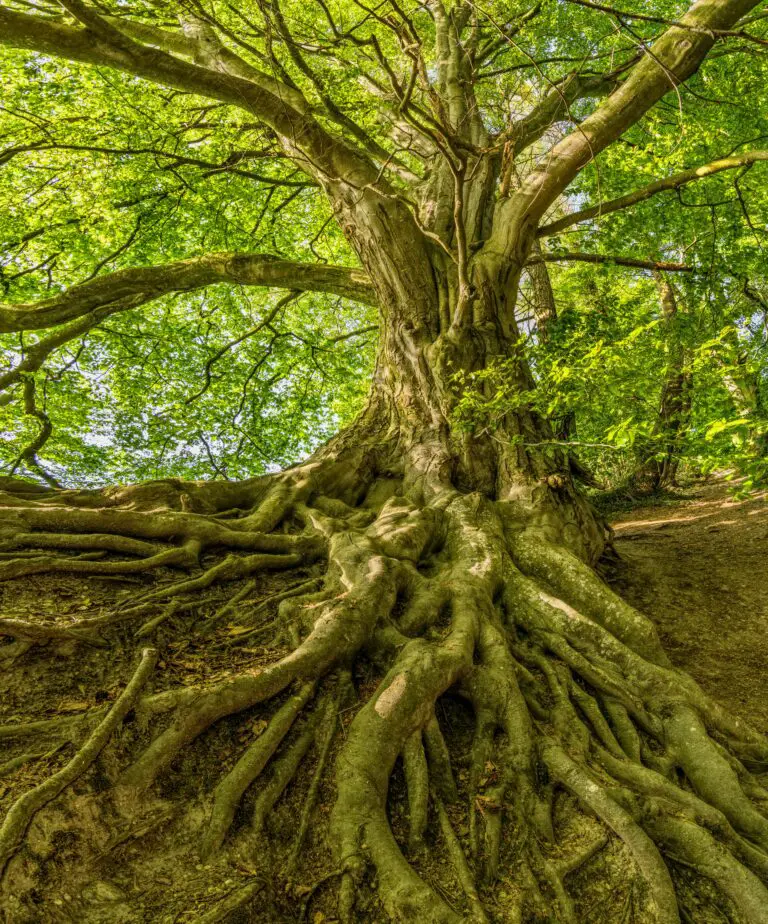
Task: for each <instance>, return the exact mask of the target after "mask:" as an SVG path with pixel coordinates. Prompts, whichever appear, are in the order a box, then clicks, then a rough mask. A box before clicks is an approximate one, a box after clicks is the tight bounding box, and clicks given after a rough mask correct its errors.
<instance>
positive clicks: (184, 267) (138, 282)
mask: <svg viewBox="0 0 768 924" xmlns="http://www.w3.org/2000/svg"><path fill="white" fill-rule="evenodd" d="M222 282H230V283H235V284H238V285H247V286H270V287H275V288H285V289H293V290H295V291H299V292H304V291H313V292H331V293H333V294H334V295H341V296H343V297H345V298H351V299H354V300H355V301H359V302H364V303H365V304H368V305H373V304H375V295H374V292H373V287H372V286H371V283H370V282H369V281H368V278H367V276H366V274H365V273H364V272H363V271H362V270H358V269H354V268H348V267H345V266H326V265H321V264H318V265H312V264H307V263H295V262H293V261H291V260H282V259H280V258H279V257H274V256H271V255H268V254H266V255H265V254H247V253H214V254H206V255H205V256H202V257H193V258H192V259H189V260H180V261H178V262H177V263H166V264H164V265H161V266H143V267H132V268H130V269H123V270H118V271H117V272H115V273H109V274H108V275H106V276H99V277H97V278H96V279H92V280H90V281H89V282H84V283H82V284H81V285H77V286H72V288H70V289H67V291H66V292H63V293H61V294H60V295H57V296H54V297H53V298H47V299H44V300H43V301H40V302H32V303H27V304H22V305H0V332H3V333H7V332H10V331H18V330H40V329H42V328H45V327H53V326H54V325H56V324H63V323H64V322H66V321H72V320H74V319H75V318H80V317H83V316H84V315H87V314H90V313H91V312H94V311H98V310H100V309H103V308H105V307H106V306H117V305H119V306H121V307H122V310H128V309H130V308H136V307H137V306H139V305H144V304H146V303H147V302H150V301H152V300H154V299H156V298H160V297H161V296H162V295H168V294H169V293H171V292H189V291H191V290H193V289H199V288H202V287H204V286H210V285H215V284H216V283H222Z"/></svg>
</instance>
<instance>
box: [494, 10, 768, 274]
mask: <svg viewBox="0 0 768 924" xmlns="http://www.w3.org/2000/svg"><path fill="white" fill-rule="evenodd" d="M759 3H760V0H698V2H696V3H694V4H693V5H692V6H691V7H690V9H689V10H688V12H687V13H686V14H685V15H684V16H683V17H681V20H680V25H675V26H672V27H671V28H669V29H668V30H667V31H665V32H664V33H663V34H662V36H661V37H660V38H659V39H658V40H657V41H656V42H655V43H654V44H653V47H652V48H650V49H648V50H647V52H646V54H645V55H644V56H643V58H642V60H641V61H640V62H639V63H638V64H636V65H635V66H634V67H633V68H632V69H631V70H630V71H629V73H628V76H627V78H626V79H625V80H624V82H623V83H622V84H621V86H620V87H619V88H618V89H617V90H616V91H615V92H614V93H612V94H611V95H610V96H609V97H608V99H607V100H605V101H604V102H603V103H602V104H601V105H599V106H598V107H597V109H596V110H595V111H594V112H593V113H592V114H591V115H590V116H588V117H587V118H586V119H585V120H584V121H583V122H582V123H581V124H580V125H579V126H578V127H577V128H576V129H575V130H574V131H573V132H571V133H570V134H569V135H568V136H567V137H565V138H564V139H563V140H562V141H559V142H558V143H557V144H555V145H554V146H553V147H552V148H551V150H550V151H549V152H548V154H547V156H546V157H545V158H544V159H543V162H542V164H541V166H540V167H539V168H538V169H537V170H535V171H533V172H532V173H531V174H530V175H529V176H528V177H527V178H526V180H525V181H524V182H523V184H522V185H521V187H520V189H519V190H518V191H517V192H516V193H515V194H514V195H512V196H510V197H509V198H508V199H503V200H501V201H500V202H499V204H498V206H497V208H496V214H495V216H494V222H493V231H492V233H491V235H490V237H489V238H488V240H487V242H486V244H485V247H484V248H483V251H484V253H485V254H486V255H488V256H489V257H491V258H494V259H498V258H499V257H501V258H506V259H511V260H513V261H519V262H523V261H524V259H525V257H526V256H527V251H528V248H529V247H530V244H531V240H532V238H533V235H534V233H535V227H536V225H537V224H538V222H539V221H540V220H541V217H542V216H543V215H544V214H545V212H546V211H547V209H548V208H549V207H550V206H551V205H552V203H553V202H554V201H555V199H557V197H558V196H559V195H561V194H562V193H563V191H564V190H565V189H566V187H567V186H568V185H569V184H570V183H571V181H572V180H573V179H574V177H576V176H577V175H578V173H579V172H580V171H581V170H582V169H583V168H584V167H585V166H586V165H587V164H588V163H589V162H590V161H591V160H593V159H594V157H595V156H596V155H597V154H598V153H599V152H600V151H602V150H604V149H605V148H606V147H607V146H608V145H609V144H612V143H613V142H614V141H616V139H617V138H619V137H620V136H621V135H622V134H623V133H624V132H625V131H626V130H627V129H628V128H630V127H631V126H632V125H634V124H635V123H636V122H637V121H638V120H639V119H640V118H642V116H643V115H644V114H645V113H646V112H648V110H649V109H650V108H651V107H652V106H654V105H655V104H656V103H657V102H658V101H659V100H661V99H662V98H663V97H664V96H666V94H667V93H668V92H669V91H670V90H673V89H674V88H675V87H677V86H679V85H680V84H681V83H683V82H684V81H685V80H687V79H688V78H689V77H690V76H691V75H692V74H693V73H695V72H696V70H697V69H698V68H699V66H700V65H701V63H702V61H703V60H704V58H705V57H706V56H707V54H708V53H709V51H710V49H711V48H712V46H713V45H714V43H715V41H716V35H715V32H716V31H718V30H722V29H729V28H731V27H732V26H734V25H735V24H736V23H737V22H738V21H739V20H740V19H741V18H742V16H745V15H746V14H747V13H748V12H749V11H750V10H752V9H754V8H755V7H756V6H757V5H758V4H759ZM481 253H482V252H481Z"/></svg>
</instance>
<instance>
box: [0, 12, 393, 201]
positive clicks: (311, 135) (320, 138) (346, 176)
mask: <svg viewBox="0 0 768 924" xmlns="http://www.w3.org/2000/svg"><path fill="white" fill-rule="evenodd" d="M67 7H68V8H69V9H70V10H77V16H78V17H79V18H82V19H86V20H87V27H86V28H74V27H72V26H69V25H64V24H62V23H59V22H54V21H51V20H50V19H47V18H44V17H42V16H36V15H29V14H26V13H16V12H13V11H11V10H8V9H4V8H0V44H2V45H8V46H11V47H13V48H26V49H30V50H32V51H36V52H41V53H43V54H50V55H54V56H56V57H61V58H67V59H70V60H73V61H83V62H85V63H86V64H95V65H99V66H102V67H112V68H115V69H116V70H120V71H124V72H127V73H129V74H134V75H135V76H137V77H142V78H144V79H146V80H149V81H151V82H153V83H157V84H161V85H163V86H166V87H173V88H175V89H178V90H183V91H185V92H188V93H197V94H199V95H200V96H205V97H208V98H210V99H216V100H219V101H220V102H223V103H227V104H229V105H233V106H237V107H238V108H240V109H244V110H245V111H247V112H250V113H251V114H252V115H254V116H255V117H256V118H257V119H259V120H261V121H262V122H264V123H265V124H266V125H268V126H269V127H270V128H272V129H273V130H274V131H275V132H277V134H278V135H279V136H280V138H281V144H282V146H283V149H284V150H285V151H286V153H287V155H288V156H289V157H291V159H292V160H293V161H294V163H296V165H297V166H298V167H300V168H301V169H302V170H304V172H305V173H309V174H310V176H312V177H313V178H317V177H318V176H322V177H324V178H330V179H336V180H345V181H347V182H349V183H352V184H353V185H355V186H364V185H366V184H375V183H377V182H380V176H379V171H378V170H377V169H376V167H375V165H374V164H373V163H372V162H371V161H369V160H368V159H367V158H366V157H365V156H364V155H363V154H361V153H359V152H358V151H357V150H355V149H354V148H352V147H350V146H349V145H347V144H346V143H345V142H344V141H342V140H341V139H339V138H337V137H335V136H332V135H330V134H328V132H327V131H326V130H325V129H324V128H323V127H322V126H321V125H320V124H319V123H318V122H317V121H316V120H315V119H314V118H312V117H311V116H310V115H308V114H307V113H306V112H302V111H300V109H297V108H294V107H293V105H292V104H291V102H290V100H291V99H292V97H291V94H290V93H289V92H288V88H286V91H285V92H283V90H282V84H279V86H277V87H275V88H274V89H272V88H271V87H272V86H273V84H270V85H269V86H265V85H263V84H264V82H263V81H261V80H260V78H259V82H258V83H257V82H256V77H255V76H254V75H253V74H251V72H250V70H249V71H248V73H249V77H248V78H246V77H244V76H242V75H243V74H244V73H245V71H244V70H243V67H242V66H241V65H244V66H245V67H246V68H250V66H249V65H246V64H245V62H242V61H241V59H240V58H238V57H237V55H234V54H232V53H230V55H231V58H232V59H234V60H233V61H230V58H229V57H228V56H227V55H225V54H224V51H223V50H222V48H221V46H219V47H218V48H217V51H218V53H219V55H220V56H219V58H217V59H215V60H214V61H212V64H213V66H206V67H201V66H199V65H197V64H191V63H189V62H187V61H183V60H181V59H180V58H176V57H174V56H173V55H171V54H168V53H167V52H166V51H163V50H162V49H161V48H150V47H148V46H147V45H142V44H140V43H138V42H136V41H135V40H134V39H132V38H130V37H129V36H128V34H127V32H126V31H122V26H121V29H117V28H116V27H115V26H114V25H113V24H112V23H111V22H108V21H107V20H103V19H101V18H100V17H98V16H97V14H96V13H95V12H93V11H91V10H90V9H89V8H87V7H84V6H83V5H82V4H80V3H79V2H76V0H67ZM158 42H159V39H158ZM177 47H181V46H180V45H178V46H177ZM185 47H187V46H185ZM198 56H199V55H198ZM205 57H206V61H208V60H209V58H208V56H205ZM214 57H215V56H214ZM235 62H238V63H237V64H236V63H235ZM253 72H254V74H260V72H258V71H256V69H253Z"/></svg>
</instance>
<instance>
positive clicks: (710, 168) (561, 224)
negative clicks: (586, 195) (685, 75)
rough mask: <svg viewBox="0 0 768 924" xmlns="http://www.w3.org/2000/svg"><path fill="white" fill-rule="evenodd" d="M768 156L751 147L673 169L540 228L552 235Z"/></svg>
mask: <svg viewBox="0 0 768 924" xmlns="http://www.w3.org/2000/svg"><path fill="white" fill-rule="evenodd" d="M761 160H768V151H748V152H747V153H745V154H738V155H735V156H734V157H723V158H721V159H719V160H713V161H711V162H710V163H708V164H704V165H703V166H701V167H692V168H691V169H690V170H683V171H681V172H680V173H674V174H673V175H672V176H668V177H665V178H664V179H662V180H656V181H655V182H654V183H650V184H649V185H648V186H644V187H643V188H642V189H637V190H635V192H632V193H628V194H627V195H626V196H620V197H619V198H617V199H610V200H609V201H608V202H601V203H600V204H599V205H593V206H590V207H589V208H587V209H582V210H581V211H579V212H574V213H573V214H571V215H565V216H564V217H563V218H560V219H558V220H557V221H553V222H551V223H550V224H548V225H543V226H542V227H541V228H540V229H539V232H538V236H539V237H552V236H553V235H555V234H560V232H561V231H564V230H565V229H566V228H570V227H571V225H575V224H579V223H580V222H583V221H589V220H590V219H591V218H597V217H602V216H603V215H610V214H611V212H618V211H619V209H626V208H629V207H630V206H632V205H637V204H638V203H639V202H644V201H645V200H646V199H650V198H651V196H655V195H657V193H660V192H665V191H666V190H669V189H679V187H681V186H685V185H686V184H687V183H692V182H693V181H694V180H701V179H704V177H708V176H713V175H714V174H715V173H720V172H722V171H723V170H734V169H735V168H737V167H746V166H749V165H750V164H754V163H756V162H757V161H761Z"/></svg>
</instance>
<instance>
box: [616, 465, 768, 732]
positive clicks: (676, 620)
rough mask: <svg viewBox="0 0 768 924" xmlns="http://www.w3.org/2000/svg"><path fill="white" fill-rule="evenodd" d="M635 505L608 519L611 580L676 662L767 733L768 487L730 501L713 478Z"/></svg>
mask: <svg viewBox="0 0 768 924" xmlns="http://www.w3.org/2000/svg"><path fill="white" fill-rule="evenodd" d="M640 504H641V506H634V507H632V508H631V509H627V510H625V511H622V512H620V513H614V514H613V515H612V516H610V517H609V519H610V520H611V523H612V526H613V528H614V530H615V532H616V535H615V547H616V551H617V552H618V554H619V561H618V562H617V563H615V564H614V565H613V566H612V568H611V573H610V575H608V577H609V580H610V583H611V586H612V587H613V588H614V590H616V591H617V592H618V593H619V594H621V596H622V597H624V599H625V600H627V602H629V603H631V604H633V605H634V606H635V607H637V609H639V610H641V611H642V612H644V613H646V614H647V615H648V616H650V617H651V618H652V619H653V620H654V621H655V622H656V624H657V626H658V628H659V632H660V634H661V639H662V643H663V644H664V647H665V649H666V650H667V652H668V654H669V656H670V658H671V659H672V661H673V663H674V664H675V665H676V666H678V667H681V668H683V669H684V670H686V671H688V672H689V673H690V674H692V675H693V677H694V678H695V679H696V680H697V681H698V682H699V683H700V684H701V686H702V687H703V688H704V689H705V690H706V692H707V693H709V694H710V695H711V696H712V697H713V699H715V700H717V701H719V702H720V703H722V704H723V705H724V706H726V707H727V708H728V709H730V710H731V711H733V712H734V713H735V714H736V715H739V716H741V717H742V718H745V719H747V720H748V721H750V722H751V723H752V724H753V725H755V726H757V727H759V728H760V729H761V730H762V731H764V732H766V733H768V684H767V683H766V670H767V668H768V492H766V493H763V494H760V495H757V496H752V497H750V498H748V499H747V500H736V499H734V497H733V496H732V493H731V491H730V485H729V483H728V482H726V481H724V480H722V479H714V480H712V481H707V482H703V483H702V482H697V483H693V484H691V485H685V486H684V487H682V488H681V489H679V490H678V491H676V492H675V493H673V494H669V495H666V496H664V497H660V498H658V499H655V500H654V501H648V502H642V501H641V502H640Z"/></svg>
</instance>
